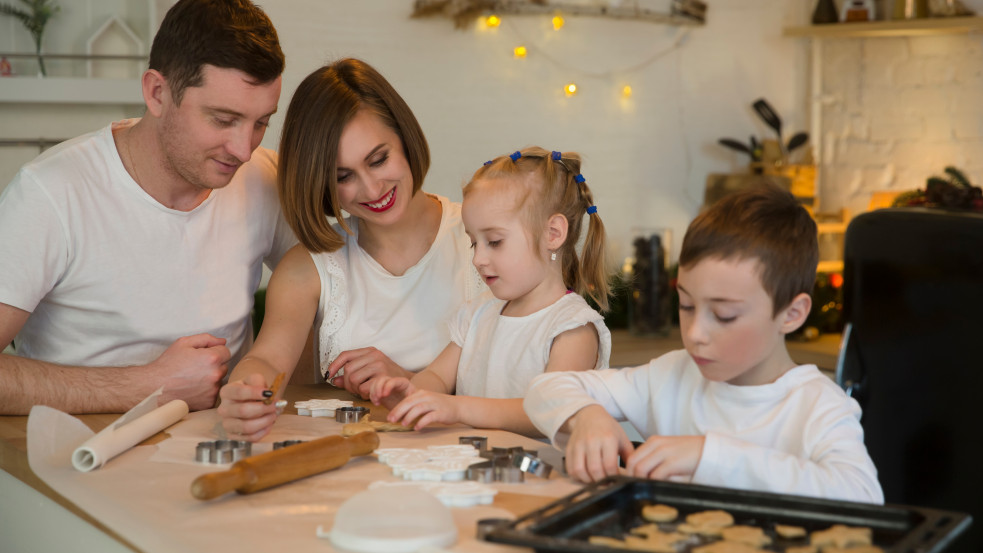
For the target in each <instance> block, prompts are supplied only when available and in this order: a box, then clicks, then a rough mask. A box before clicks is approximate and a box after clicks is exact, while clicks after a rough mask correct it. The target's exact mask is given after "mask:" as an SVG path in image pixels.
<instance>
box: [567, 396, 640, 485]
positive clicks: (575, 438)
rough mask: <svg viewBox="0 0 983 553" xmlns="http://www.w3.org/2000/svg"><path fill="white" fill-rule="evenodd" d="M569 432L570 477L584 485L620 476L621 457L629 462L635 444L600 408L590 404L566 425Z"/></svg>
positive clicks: (568, 471) (568, 463)
mask: <svg viewBox="0 0 983 553" xmlns="http://www.w3.org/2000/svg"><path fill="white" fill-rule="evenodd" d="M565 425H567V426H568V428H569V430H570V439H569V441H568V442H567V451H566V457H567V463H566V464H567V474H569V475H570V476H571V477H573V478H576V479H577V480H580V481H582V482H597V481H598V480H602V479H604V478H605V477H607V476H613V475H615V474H618V456H619V455H620V456H621V457H622V458H624V459H627V458H629V456H630V455H631V453H632V448H633V446H632V443H631V440H629V439H628V435H627V434H625V430H624V429H623V428H621V425H620V424H618V421H616V420H614V418H612V417H611V415H609V414H608V412H607V411H605V410H604V408H603V407H601V406H600V405H588V406H587V407H584V408H583V409H581V410H580V411H577V413H576V414H574V415H573V416H572V417H570V419H569V420H568V421H567V422H566V423H565Z"/></svg>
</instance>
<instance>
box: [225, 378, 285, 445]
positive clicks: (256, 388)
mask: <svg viewBox="0 0 983 553" xmlns="http://www.w3.org/2000/svg"><path fill="white" fill-rule="evenodd" d="M267 389H268V386H267V383H266V381H265V380H263V375H261V374H258V373H253V374H251V375H249V376H247V377H246V378H245V379H244V380H236V381H235V382H229V383H228V384H226V385H225V386H222V390H221V392H219V393H220V395H221V396H222V404H221V405H219V407H218V414H219V416H221V417H222V428H224V429H225V432H226V434H228V435H229V437H233V436H234V437H235V438H236V439H242V440H246V441H250V442H255V441H256V440H259V439H260V438H262V437H263V436H265V435H267V434H268V433H269V432H270V430H271V429H272V428H273V423H274V422H276V416H277V412H276V405H275V404H273V403H271V404H269V405H266V404H264V403H263V400H264V399H266V396H264V395H263V392H264V391H266V390H267Z"/></svg>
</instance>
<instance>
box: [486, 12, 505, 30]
mask: <svg viewBox="0 0 983 553" xmlns="http://www.w3.org/2000/svg"><path fill="white" fill-rule="evenodd" d="M501 24H502V18H501V17H499V16H497V15H489V16H488V17H487V18H485V25H488V26H489V27H491V28H495V27H498V26H499V25H501Z"/></svg>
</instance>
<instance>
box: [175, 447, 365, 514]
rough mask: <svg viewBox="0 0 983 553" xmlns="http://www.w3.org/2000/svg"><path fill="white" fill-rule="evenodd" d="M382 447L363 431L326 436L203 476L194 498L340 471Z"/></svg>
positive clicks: (194, 484)
mask: <svg viewBox="0 0 983 553" xmlns="http://www.w3.org/2000/svg"><path fill="white" fill-rule="evenodd" d="M377 447H379V435H378V434H376V433H375V432H362V433H360V434H356V435H354V436H352V437H350V438H343V437H341V436H327V437H325V438H319V439H317V440H312V441H310V442H304V443H300V444H296V445H292V446H290V447H284V448H282V449H277V450H275V451H270V452H268V453H263V454H261V455H256V456H255V457H247V458H245V459H243V460H241V461H237V462H236V463H235V464H234V465H232V467H231V468H229V470H226V471H222V472H210V473H208V474H202V475H201V476H199V477H198V478H195V481H194V482H192V483H191V495H193V496H195V497H197V498H198V499H212V498H215V497H218V496H220V495H224V494H226V493H228V492H231V491H233V490H235V491H237V492H239V493H253V492H258V491H260V490H265V489H266V488H270V487H273V486H278V485H280V484H285V483H287V482H292V481H294V480H298V479H300V478H305V477H307V476H311V475H314V474H318V473H321V472H324V471H326V470H331V469H333V468H338V467H340V466H342V465H344V464H345V463H347V462H348V459H349V458H351V457H352V456H355V455H367V454H369V453H372V452H373V451H374V450H375V448H377Z"/></svg>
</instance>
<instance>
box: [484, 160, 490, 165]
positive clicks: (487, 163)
mask: <svg viewBox="0 0 983 553" xmlns="http://www.w3.org/2000/svg"><path fill="white" fill-rule="evenodd" d="M491 164H492V160H490V159H489V160H488V161H486V162H485V163H483V165H491Z"/></svg>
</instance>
